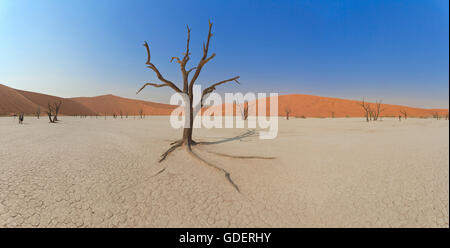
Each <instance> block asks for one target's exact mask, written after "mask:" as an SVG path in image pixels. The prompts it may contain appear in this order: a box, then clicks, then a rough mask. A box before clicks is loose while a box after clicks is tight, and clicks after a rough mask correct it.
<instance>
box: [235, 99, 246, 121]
mask: <svg viewBox="0 0 450 248" xmlns="http://www.w3.org/2000/svg"><path fill="white" fill-rule="evenodd" d="M236 105H238V106H239V109H240V110H241V115H242V119H243V120H244V121H245V120H247V119H248V102H247V101H245V102H244V106H243V107H241V104H239V103H237V104H236Z"/></svg>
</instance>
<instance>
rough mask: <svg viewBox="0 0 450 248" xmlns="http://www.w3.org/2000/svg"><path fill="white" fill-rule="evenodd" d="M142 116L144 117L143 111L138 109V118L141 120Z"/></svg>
mask: <svg viewBox="0 0 450 248" xmlns="http://www.w3.org/2000/svg"><path fill="white" fill-rule="evenodd" d="M143 116H144V110H143V109H142V108H140V109H139V117H140V118H141V119H143Z"/></svg>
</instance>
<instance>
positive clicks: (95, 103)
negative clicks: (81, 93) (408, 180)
mask: <svg viewBox="0 0 450 248" xmlns="http://www.w3.org/2000/svg"><path fill="white" fill-rule="evenodd" d="M59 100H61V101H63V105H62V107H61V114H62V115H96V114H98V115H105V114H106V115H113V114H116V115H120V112H122V114H123V115H126V114H128V115H138V114H139V112H140V110H141V109H142V111H143V114H145V115H169V114H170V113H171V112H172V111H173V110H174V109H175V108H176V106H173V105H168V104H162V103H154V102H148V101H141V100H135V99H128V98H123V97H118V96H114V95H103V96H96V97H75V98H61V97H56V96H50V95H45V94H40V93H35V92H29V91H23V90H16V89H13V88H10V87H7V86H5V85H2V84H0V115H11V114H14V113H16V114H17V113H22V112H23V113H25V114H27V115H33V114H34V113H35V112H36V110H37V109H38V108H40V109H41V112H42V113H44V111H45V110H46V109H47V104H48V103H53V102H54V101H59ZM260 101H261V100H258V101H256V102H250V103H249V109H250V111H249V112H250V113H252V111H255V109H256V108H257V106H258V102H260ZM269 102H270V99H268V101H267V106H269ZM360 103H361V101H355V100H346V99H339V98H331V97H321V96H311V95H302V94H293V95H282V96H279V97H278V115H279V116H285V115H286V110H289V115H290V116H291V117H332V116H334V117H362V116H364V111H363V109H362V107H361V106H360ZM225 106H230V107H231V108H233V109H234V110H233V114H234V115H241V114H242V109H243V103H239V104H238V105H236V104H231V103H229V104H228V103H227V104H223V105H219V106H214V107H212V108H211V109H210V111H211V110H213V109H217V108H220V107H222V109H223V111H222V112H223V113H224V112H225V111H224V109H225ZM371 106H372V108H375V104H374V103H371ZM382 109H384V110H383V112H382V113H381V115H382V116H399V115H400V111H406V112H407V114H408V116H409V117H431V116H433V115H434V114H435V113H439V115H441V116H442V115H446V114H448V109H424V108H414V107H407V106H400V105H392V104H384V103H383V104H382ZM204 110H206V109H204ZM210 111H208V112H210ZM272 115H273V114H272Z"/></svg>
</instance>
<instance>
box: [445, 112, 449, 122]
mask: <svg viewBox="0 0 450 248" xmlns="http://www.w3.org/2000/svg"><path fill="white" fill-rule="evenodd" d="M445 120H446V121H447V120H448V113H447V114H445Z"/></svg>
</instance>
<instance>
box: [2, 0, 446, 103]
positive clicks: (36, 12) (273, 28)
mask: <svg viewBox="0 0 450 248" xmlns="http://www.w3.org/2000/svg"><path fill="white" fill-rule="evenodd" d="M208 19H211V20H212V21H213V22H214V27H213V33H214V37H213V38H212V41H211V42H212V43H211V48H210V51H211V52H215V53H217V56H216V58H214V60H213V61H211V62H210V63H208V64H207V65H206V66H205V68H204V70H203V71H202V74H201V76H200V78H199V80H198V81H197V82H198V83H201V84H202V85H203V86H207V85H209V84H211V83H214V82H218V81H221V80H223V79H226V78H230V77H233V76H235V75H239V76H241V80H240V81H241V83H242V84H241V85H239V86H238V85H236V84H229V85H226V86H224V87H220V88H218V90H219V92H220V93H223V92H235V91H241V92H243V93H245V92H249V91H252V92H278V93H280V94H293V93H298V94H311V95H319V96H329V97H338V98H346V99H353V100H359V99H361V98H362V97H365V98H366V99H368V100H369V101H375V100H376V99H383V102H385V103H391V104H401V105H408V106H415V107H426V108H448V107H449V69H448V68H449V2H448V0H415V1H411V0H400V1H387V0H384V1H382V0H378V1H372V0H367V1H358V0H324V1H314V0H299V1H282V2H281V3H280V2H278V1H268V0H261V1H247V0H242V1H238V0H232V1H206V0H190V1H144V0H131V1H126V0H95V1H88V0H78V1H77V0H64V1H60V0H0V84H5V85H7V86H10V87H13V88H17V89H23V90H28V91H35V92H39V93H46V94H51V95H57V96H62V97H77V96H96V95H104V94H114V95H118V96H122V97H129V98H135V99H142V100H148V101H156V102H167V101H168V98H169V96H170V94H171V90H170V89H161V88H159V89H156V88H147V89H145V90H144V91H143V93H142V94H140V95H138V96H136V94H135V92H136V90H137V89H139V88H140V87H141V86H142V84H143V83H145V82H155V83H157V82H158V81H157V79H156V77H155V75H154V73H153V72H152V71H150V70H149V69H146V68H145V60H146V52H145V48H144V47H143V46H142V43H143V41H145V40H147V41H148V42H149V44H150V48H151V51H152V62H153V63H154V64H156V65H157V66H158V67H159V69H160V70H161V72H163V74H164V75H166V76H167V78H169V79H171V80H173V81H174V82H176V83H178V84H180V80H181V74H180V72H179V66H178V64H176V63H170V58H171V57H172V56H182V55H181V53H182V52H183V51H184V49H185V42H186V29H185V25H186V24H189V25H190V27H191V29H192V32H191V35H192V40H191V52H192V58H191V61H190V65H191V66H195V65H196V63H197V62H198V59H199V58H200V56H201V55H202V54H201V53H202V42H203V41H204V40H205V38H206V35H207V29H208Z"/></svg>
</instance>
